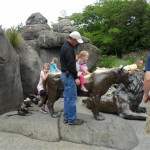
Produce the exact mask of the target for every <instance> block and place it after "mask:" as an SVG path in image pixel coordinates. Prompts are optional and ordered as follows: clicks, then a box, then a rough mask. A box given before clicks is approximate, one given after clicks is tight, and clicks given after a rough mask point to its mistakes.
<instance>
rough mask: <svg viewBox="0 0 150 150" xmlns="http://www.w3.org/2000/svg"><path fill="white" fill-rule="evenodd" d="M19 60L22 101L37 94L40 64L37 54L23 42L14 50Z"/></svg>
mask: <svg viewBox="0 0 150 150" xmlns="http://www.w3.org/2000/svg"><path fill="white" fill-rule="evenodd" d="M16 51H17V53H18V55H19V58H20V72H21V81H22V87H23V95H24V99H25V98H27V97H28V96H29V95H30V94H31V93H37V84H38V82H39V78H40V70H41V68H42V62H41V59H40V58H39V55H38V54H37V52H36V51H35V50H34V49H33V48H32V47H31V46H29V45H28V44H27V43H26V42H25V41H24V42H23V44H22V46H21V48H18V49H16Z"/></svg>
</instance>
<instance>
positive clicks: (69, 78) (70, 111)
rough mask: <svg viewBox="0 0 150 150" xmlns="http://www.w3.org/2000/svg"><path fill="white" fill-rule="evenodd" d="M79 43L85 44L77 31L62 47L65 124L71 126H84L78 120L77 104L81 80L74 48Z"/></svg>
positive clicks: (61, 61) (81, 121)
mask: <svg viewBox="0 0 150 150" xmlns="http://www.w3.org/2000/svg"><path fill="white" fill-rule="evenodd" d="M79 43H83V40H82V38H81V35H80V33H79V32H77V31H73V32H72V33H71V34H70V35H69V38H68V40H67V41H66V42H64V44H63V45H62V47H61V51H60V63H61V72H62V74H61V80H62V82H63V85H64V114H63V116H64V123H68V124H69V125H82V124H83V122H84V121H83V120H81V119H77V115H76V103H77V87H76V85H79V84H80V80H79V79H78V76H77V70H76V57H75V51H74V47H75V46H76V45H78V44H79Z"/></svg>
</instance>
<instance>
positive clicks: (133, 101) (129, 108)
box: [82, 71, 147, 120]
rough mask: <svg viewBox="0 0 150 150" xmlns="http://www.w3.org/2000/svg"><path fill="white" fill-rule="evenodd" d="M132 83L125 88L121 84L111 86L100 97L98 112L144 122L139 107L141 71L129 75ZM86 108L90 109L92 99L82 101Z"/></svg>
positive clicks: (144, 109)
mask: <svg viewBox="0 0 150 150" xmlns="http://www.w3.org/2000/svg"><path fill="white" fill-rule="evenodd" d="M129 78H130V79H131V80H132V83H131V84H130V85H129V86H127V87H125V86H124V85H123V84H119V85H117V86H116V85H113V86H111V88H110V89H109V90H108V92H107V93H106V94H105V95H103V96H102V97H101V100H100V101H99V104H97V105H98V106H99V107H98V109H99V111H100V112H104V113H111V114H117V115H118V116H119V117H121V118H124V119H132V120H133V119H134V120H146V118H147V114H146V113H145V112H146V108H145V107H139V105H140V103H141V102H142V98H143V92H144V91H143V78H144V72H143V71H135V72H131V73H130V77H129ZM82 102H83V103H85V104H86V107H87V108H89V109H92V110H93V108H92V107H95V106H93V101H92V97H89V98H87V99H84V100H82Z"/></svg>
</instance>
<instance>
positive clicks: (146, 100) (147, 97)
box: [143, 94, 150, 103]
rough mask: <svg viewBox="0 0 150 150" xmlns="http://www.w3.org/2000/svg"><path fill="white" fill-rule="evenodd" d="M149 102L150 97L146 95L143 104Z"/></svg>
mask: <svg viewBox="0 0 150 150" xmlns="http://www.w3.org/2000/svg"><path fill="white" fill-rule="evenodd" d="M149 100H150V97H149V96H148V95H145V94H144V96H143V102H144V103H147V102H148V101H149Z"/></svg>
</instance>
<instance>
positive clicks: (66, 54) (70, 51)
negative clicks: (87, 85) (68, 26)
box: [60, 41, 77, 79]
mask: <svg viewBox="0 0 150 150" xmlns="http://www.w3.org/2000/svg"><path fill="white" fill-rule="evenodd" d="M60 63H61V71H62V72H67V71H68V72H69V74H71V75H72V76H73V78H74V79H77V70H76V58H75V51H74V46H73V45H71V44H70V43H69V42H68V41H66V42H64V44H63V45H62V47H61V50H60Z"/></svg>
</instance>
